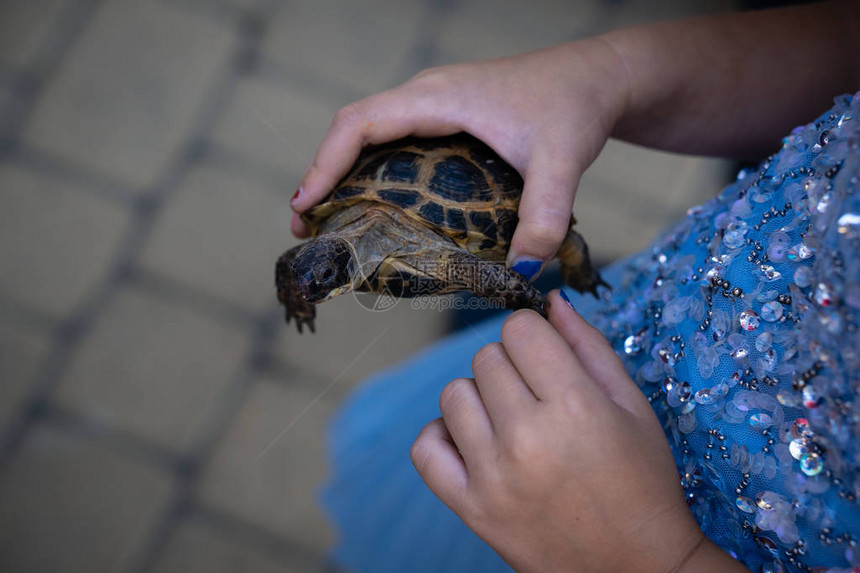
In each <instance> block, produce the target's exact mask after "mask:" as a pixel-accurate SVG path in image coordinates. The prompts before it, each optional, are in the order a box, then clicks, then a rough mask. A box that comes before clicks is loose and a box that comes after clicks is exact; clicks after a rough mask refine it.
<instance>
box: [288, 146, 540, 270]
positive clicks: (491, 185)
mask: <svg viewBox="0 0 860 573" xmlns="http://www.w3.org/2000/svg"><path fill="white" fill-rule="evenodd" d="M522 189H523V181H522V178H521V177H520V175H519V174H518V173H517V172H516V170H515V169H514V168H512V167H511V166H510V165H508V164H507V163H506V162H505V161H504V160H502V159H501V158H500V157H499V156H498V155H496V153H495V152H494V151H493V150H491V149H490V148H489V147H487V146H486V145H485V144H483V143H482V142H480V141H479V140H477V139H475V138H474V137H472V136H470V135H467V134H457V135H453V136H449V137H443V138H435V139H417V138H407V139H401V140H398V141H395V142H392V143H389V144H385V145H381V146H375V147H372V148H368V149H366V150H365V151H364V152H362V154H361V156H360V157H359V158H358V161H356V163H355V165H354V166H353V169H352V171H350V173H349V174H347V175H346V177H344V178H343V179H342V180H341V181H340V183H339V184H338V185H337V186H336V187H335V190H334V191H333V192H332V193H331V194H330V195H329V196H328V197H326V199H325V200H324V201H323V202H322V203H320V204H319V205H317V206H316V207H314V208H313V209H311V210H310V211H308V212H307V213H305V214H304V215H303V216H302V217H303V219H304V220H305V222H307V223H308V225H309V226H310V228H311V230H312V231H313V232H314V233H316V231H317V230H318V228H319V225H320V223H322V221H324V220H325V219H327V218H328V217H329V216H331V215H332V214H333V213H334V212H336V211H338V210H340V209H343V208H345V207H348V206H350V205H354V204H356V203H359V202H361V201H368V202H370V203H368V205H369V206H371V205H372V203H382V204H385V205H389V206H391V207H397V208H399V209H402V210H403V211H404V212H405V213H407V214H408V215H410V216H412V217H413V218H415V219H416V220H418V221H420V222H422V223H423V224H425V225H427V226H428V227H430V228H432V229H434V230H437V231H438V232H439V233H440V234H441V235H443V236H446V237H448V238H449V239H451V240H453V241H454V242H455V243H457V244H458V245H459V246H461V247H462V248H465V249H467V250H468V251H471V252H473V253H478V252H483V254H484V255H485V256H486V255H489V256H491V257H493V256H495V257H500V258H503V257H504V255H505V253H506V252H507V248H508V245H509V244H510V239H511V237H512V236H513V232H514V228H515V227H516V224H517V207H518V206H519V200H520V194H521V193H522Z"/></svg>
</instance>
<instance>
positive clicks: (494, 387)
mask: <svg viewBox="0 0 860 573" xmlns="http://www.w3.org/2000/svg"><path fill="white" fill-rule="evenodd" d="M472 373H473V374H474V375H475V384H476V385H477V387H478V391H479V392H480V393H481V400H482V401H483V403H484V407H485V408H486V410H487V414H488V415H489V417H490V421H491V422H492V424H493V427H494V428H495V429H496V431H497V432H498V429H499V426H500V425H502V424H503V423H505V422H508V423H510V422H512V421H513V420H515V419H517V418H519V417H520V415H521V414H522V413H523V412H524V411H527V410H528V408H529V406H530V405H532V404H534V403H535V400H536V397H535V395H534V394H533V393H532V391H531V390H530V389H529V387H528V385H526V383H525V382H524V381H523V379H522V377H521V376H520V374H519V372H517V369H516V368H515V367H514V365H513V363H512V362H511V359H510V358H509V357H508V354H507V353H506V352H505V347H504V346H502V345H501V344H500V343H498V342H493V343H490V344H487V345H486V346H484V347H483V348H481V349H480V350H478V352H477V353H475V357H474V358H473V359H472Z"/></svg>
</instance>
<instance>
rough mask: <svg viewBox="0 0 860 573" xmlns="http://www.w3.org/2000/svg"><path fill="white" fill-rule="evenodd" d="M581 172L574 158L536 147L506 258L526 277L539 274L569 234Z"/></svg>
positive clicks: (526, 175)
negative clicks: (559, 155)
mask: <svg viewBox="0 0 860 573" xmlns="http://www.w3.org/2000/svg"><path fill="white" fill-rule="evenodd" d="M580 176H581V172H580V171H579V169H578V168H576V167H575V166H574V162H573V161H572V160H570V159H569V158H560V157H556V156H554V155H553V153H552V152H550V151H549V150H543V151H540V150H538V151H536V152H535V155H534V156H533V157H532V159H531V160H530V161H529V164H528V167H527V169H526V173H525V178H524V179H525V187H524V188H523V196H522V199H521V200H520V207H519V212H518V215H519V223H518V224H517V228H516V231H515V232H514V236H513V239H512V240H511V248H510V250H509V251H508V259H507V263H508V266H509V267H511V268H512V269H513V270H515V271H517V272H518V273H520V274H521V275H523V276H525V277H526V278H527V279H529V280H531V279H533V278H534V277H536V276H537V275H538V273H539V272H540V270H541V268H542V267H543V264H544V263H546V261H548V260H549V259H551V258H553V257H554V256H555V254H556V252H557V251H558V248H559V246H560V245H561V242H562V241H563V240H564V238H565V236H566V235H567V230H568V228H569V227H570V217H571V211H572V209H573V197H574V195H575V194H576V186H577V184H578V183H579V178H580Z"/></svg>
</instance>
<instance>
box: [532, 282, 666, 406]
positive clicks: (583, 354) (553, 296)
mask: <svg viewBox="0 0 860 573" xmlns="http://www.w3.org/2000/svg"><path fill="white" fill-rule="evenodd" d="M547 298H548V299H549V300H550V310H549V322H550V324H552V325H553V326H554V327H555V329H556V331H558V333H559V334H560V335H561V337H562V338H563V339H564V340H565V342H566V343H567V344H568V346H569V347H570V348H571V350H573V353H574V354H575V355H576V356H577V357H578V358H579V361H580V363H581V364H582V366H583V368H585V370H586V372H588V374H589V375H590V376H591V377H592V378H593V379H594V380H595V381H596V382H597V383H598V384H599V385H600V387H601V388H602V389H603V391H604V392H605V393H606V394H607V395H608V396H609V397H610V398H611V399H612V400H613V401H614V402H615V403H617V404H618V405H619V406H622V407H623V408H625V409H626V410H628V411H630V412H634V413H635V412H641V411H644V410H643V408H646V409H647V412H648V414H651V407H650V406H649V405H648V401H647V400H646V399H645V397H644V395H643V394H642V391H641V390H640V389H639V387H638V386H637V385H636V383H635V382H634V381H633V380H632V379H631V378H630V375H629V374H628V373H627V370H626V369H625V368H624V365H623V364H622V363H621V360H620V359H619V358H618V355H617V354H615V350H613V349H612V347H611V346H610V345H609V341H607V340H606V338H605V337H604V336H603V334H601V333H600V331H598V330H597V329H596V328H594V327H593V326H591V325H590V324H589V323H588V321H586V320H585V319H584V318H582V316H581V315H580V314H579V313H578V312H576V310H574V308H573V306H571V305H570V304H569V303H568V302H566V301H565V300H564V299H562V297H561V296H560V295H559V291H553V292H551V293H550V294H549V295H548V297H547Z"/></svg>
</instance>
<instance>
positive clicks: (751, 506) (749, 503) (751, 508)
mask: <svg viewBox="0 0 860 573" xmlns="http://www.w3.org/2000/svg"><path fill="white" fill-rule="evenodd" d="M735 505H737V507H738V509H739V510H741V511H743V512H746V513H754V512H755V503H754V502H753V500H752V499H750V498H748V497H746V496H744V495H739V496H738V497H737V499H736V500H735Z"/></svg>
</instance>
